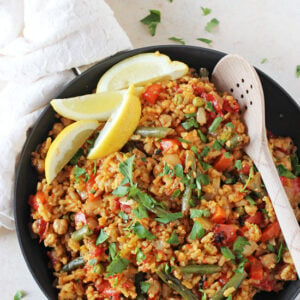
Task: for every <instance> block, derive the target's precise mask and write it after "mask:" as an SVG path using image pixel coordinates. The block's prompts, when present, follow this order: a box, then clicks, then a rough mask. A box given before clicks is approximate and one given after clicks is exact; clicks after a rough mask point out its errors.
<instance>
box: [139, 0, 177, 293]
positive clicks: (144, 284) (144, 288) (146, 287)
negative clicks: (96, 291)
mask: <svg viewBox="0 0 300 300" xmlns="http://www.w3.org/2000/svg"><path fill="white" fill-rule="evenodd" d="M169 1H170V2H172V0H169ZM150 286H151V284H150V283H149V282H146V281H141V283H140V287H141V292H142V293H143V294H147V292H148V290H149V288H150Z"/></svg>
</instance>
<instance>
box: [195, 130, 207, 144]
mask: <svg viewBox="0 0 300 300" xmlns="http://www.w3.org/2000/svg"><path fill="white" fill-rule="evenodd" d="M197 133H198V135H199V137H200V140H201V142H202V143H207V141H208V139H207V136H206V135H205V134H203V133H202V131H201V130H200V129H197Z"/></svg>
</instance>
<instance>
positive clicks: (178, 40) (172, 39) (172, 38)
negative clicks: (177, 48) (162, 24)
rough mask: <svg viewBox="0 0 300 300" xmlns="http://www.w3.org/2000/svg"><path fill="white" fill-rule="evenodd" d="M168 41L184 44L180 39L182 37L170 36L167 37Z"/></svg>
mask: <svg viewBox="0 0 300 300" xmlns="http://www.w3.org/2000/svg"><path fill="white" fill-rule="evenodd" d="M169 40H170V41H173V42H176V43H179V44H181V45H185V41H184V40H183V39H182V38H177V37H175V36H172V37H170V38H169Z"/></svg>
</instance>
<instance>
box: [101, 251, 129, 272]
mask: <svg viewBox="0 0 300 300" xmlns="http://www.w3.org/2000/svg"><path fill="white" fill-rule="evenodd" d="M128 265H129V260H127V259H126V258H124V257H121V256H120V254H118V255H117V256H115V258H114V259H113V261H112V262H111V263H110V264H109V265H108V267H107V272H108V273H107V274H106V277H109V276H113V275H116V274H118V273H121V272H122V271H124V270H125V269H126V268H127V267H128Z"/></svg>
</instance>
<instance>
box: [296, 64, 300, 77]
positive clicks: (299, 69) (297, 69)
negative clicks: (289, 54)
mask: <svg viewBox="0 0 300 300" xmlns="http://www.w3.org/2000/svg"><path fill="white" fill-rule="evenodd" d="M296 76H297V77H300V65H297V67H296Z"/></svg>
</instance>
